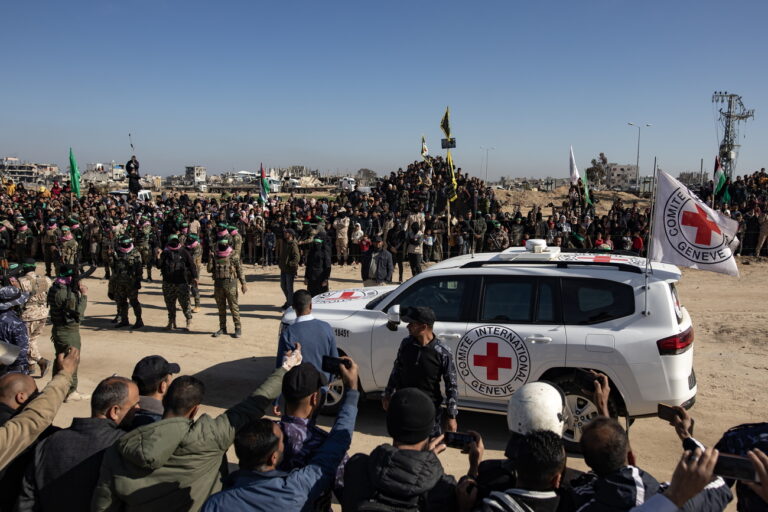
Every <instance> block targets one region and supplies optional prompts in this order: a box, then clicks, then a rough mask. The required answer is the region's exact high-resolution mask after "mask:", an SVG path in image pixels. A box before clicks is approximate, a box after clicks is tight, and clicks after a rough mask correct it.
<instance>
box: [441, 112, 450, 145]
mask: <svg viewBox="0 0 768 512" xmlns="http://www.w3.org/2000/svg"><path fill="white" fill-rule="evenodd" d="M449 117H450V114H449V112H448V107H445V114H443V119H442V120H440V128H441V129H442V130H443V133H444V134H445V138H446V139H450V138H451V126H450V125H449V124H448V118H449Z"/></svg>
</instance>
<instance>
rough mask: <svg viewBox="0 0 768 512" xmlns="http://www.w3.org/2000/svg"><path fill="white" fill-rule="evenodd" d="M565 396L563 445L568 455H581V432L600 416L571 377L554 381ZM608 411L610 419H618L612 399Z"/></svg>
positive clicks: (587, 394)
mask: <svg viewBox="0 0 768 512" xmlns="http://www.w3.org/2000/svg"><path fill="white" fill-rule="evenodd" d="M555 384H557V386H559V387H560V389H562V390H563V394H565V409H566V418H565V429H564V431H563V444H564V445H565V449H566V451H568V452H570V453H581V446H580V445H579V442H580V441H581V432H582V430H583V429H584V427H585V426H587V424H588V423H589V422H590V421H592V420H593V419H595V418H596V417H597V416H599V415H600V413H599V411H598V409H597V404H595V402H594V400H593V398H592V396H591V394H589V393H585V392H584V390H583V385H582V384H581V383H579V382H578V381H577V380H576V379H574V378H573V376H572V375H565V376H563V377H561V378H559V379H557V380H556V381H555ZM608 411H609V412H610V414H611V417H612V418H616V417H618V412H617V411H618V408H617V406H616V402H615V400H614V399H613V397H611V398H609V399H608Z"/></svg>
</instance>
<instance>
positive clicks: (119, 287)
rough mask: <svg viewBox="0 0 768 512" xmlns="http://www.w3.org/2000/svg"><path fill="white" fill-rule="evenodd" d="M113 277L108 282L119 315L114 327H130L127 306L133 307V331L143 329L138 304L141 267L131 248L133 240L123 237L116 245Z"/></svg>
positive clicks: (132, 247) (135, 252) (139, 256)
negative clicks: (134, 317)
mask: <svg viewBox="0 0 768 512" xmlns="http://www.w3.org/2000/svg"><path fill="white" fill-rule="evenodd" d="M112 271H113V274H114V275H113V276H112V280H111V281H110V287H111V288H112V291H113V294H114V297H110V298H114V300H115V302H117V312H118V315H120V322H119V323H118V324H117V325H115V327H125V326H127V325H130V323H129V322H128V305H129V304H130V306H131V307H133V313H134V315H136V323H135V324H134V326H133V328H134V329H140V328H142V327H144V322H143V321H142V320H141V304H140V303H139V288H141V275H142V274H143V272H144V271H143V266H142V261H141V255H140V254H139V251H137V250H136V249H135V248H134V246H133V239H132V238H131V237H129V236H127V235H123V236H122V237H121V238H120V240H119V243H118V246H117V250H116V251H115V257H114V260H113V262H112Z"/></svg>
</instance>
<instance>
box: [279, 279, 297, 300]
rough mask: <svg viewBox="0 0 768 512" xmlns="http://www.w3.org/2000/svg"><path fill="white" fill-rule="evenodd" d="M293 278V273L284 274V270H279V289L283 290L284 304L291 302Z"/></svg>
mask: <svg viewBox="0 0 768 512" xmlns="http://www.w3.org/2000/svg"><path fill="white" fill-rule="evenodd" d="M295 278H296V275H295V274H286V273H285V272H280V289H281V290H283V295H285V302H286V304H290V303H291V302H293V280H294V279H295Z"/></svg>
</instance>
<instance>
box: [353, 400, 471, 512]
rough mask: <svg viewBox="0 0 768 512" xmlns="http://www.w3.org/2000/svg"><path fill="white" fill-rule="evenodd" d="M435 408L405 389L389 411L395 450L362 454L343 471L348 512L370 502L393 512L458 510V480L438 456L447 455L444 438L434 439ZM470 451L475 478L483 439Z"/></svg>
mask: <svg viewBox="0 0 768 512" xmlns="http://www.w3.org/2000/svg"><path fill="white" fill-rule="evenodd" d="M434 416H435V406H434V405H433V404H432V400H431V399H430V398H429V397H428V396H427V395H426V394H425V393H424V392H422V391H420V390H418V389H415V388H406V389H401V390H399V391H398V392H397V393H395V394H394V396H392V399H391V401H390V404H389V409H388V410H387V431H388V432H389V435H390V436H392V444H391V445H390V444H383V445H381V446H379V447H377V448H376V449H374V450H373V452H371V454H370V455H365V454H362V453H358V454H357V455H355V456H354V457H352V458H351V459H350V460H349V462H347V465H346V467H345V469H344V494H343V496H342V499H341V506H342V510H343V511H344V512H355V511H357V509H358V508H359V507H360V506H361V505H363V504H365V503H368V502H369V501H371V500H372V501H376V502H378V503H381V504H385V505H388V506H389V507H391V509H392V510H400V509H403V510H412V509H413V510H415V509H418V510H422V511H427V512H431V511H441V512H445V511H449V510H453V509H454V507H455V498H456V479H455V478H454V477H452V476H450V475H446V474H445V472H444V471H443V466H442V464H441V463H440V460H439V459H438V458H437V455H438V454H439V453H441V452H442V451H444V450H445V448H446V446H445V444H443V443H442V441H443V436H439V437H436V438H434V439H430V437H429V436H430V434H431V433H432V428H433V426H434ZM473 435H474V436H475V442H473V443H471V444H470V446H469V448H468V450H469V464H470V467H469V472H468V474H469V475H471V476H473V477H474V476H477V467H478V464H479V463H480V460H481V459H482V454H483V442H482V439H481V438H480V436H479V435H477V434H473Z"/></svg>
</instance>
